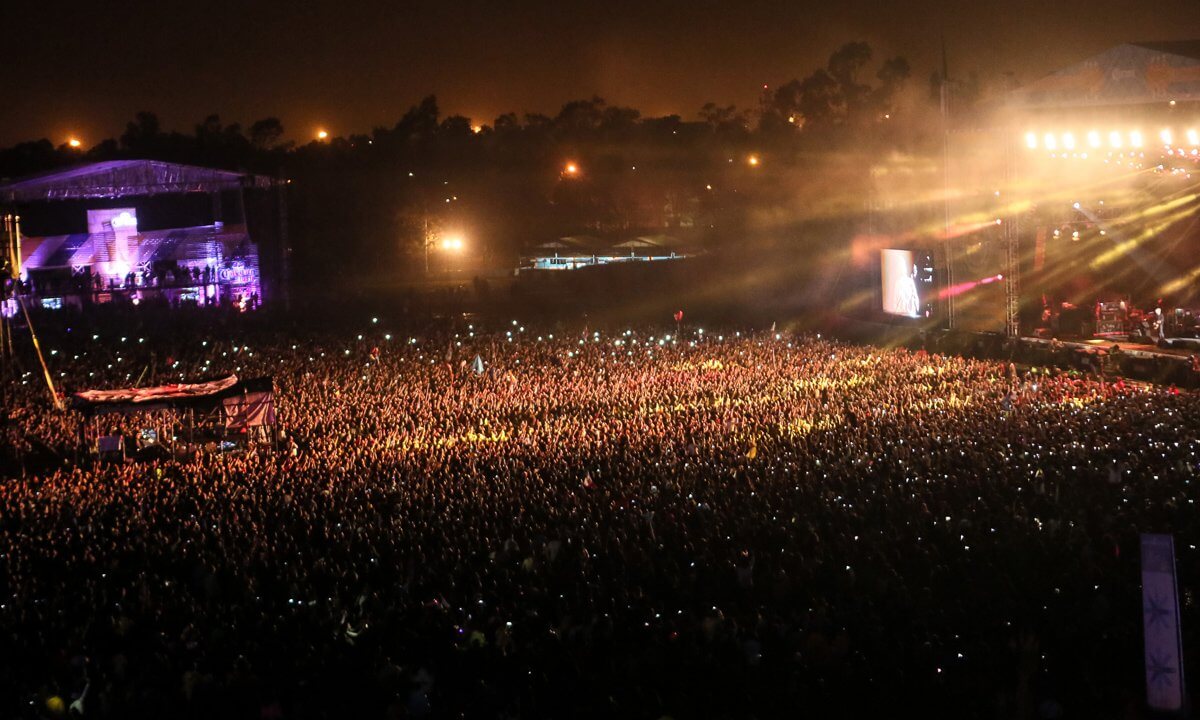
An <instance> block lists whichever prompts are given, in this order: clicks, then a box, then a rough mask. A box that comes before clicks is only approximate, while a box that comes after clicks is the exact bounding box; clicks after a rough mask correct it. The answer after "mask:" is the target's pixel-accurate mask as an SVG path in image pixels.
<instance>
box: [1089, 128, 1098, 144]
mask: <svg viewBox="0 0 1200 720" xmlns="http://www.w3.org/2000/svg"><path fill="white" fill-rule="evenodd" d="M1087 139H1088V145H1091V146H1092V147H1094V148H1098V147H1100V133H1099V132H1097V131H1095V130H1092V131H1091V132H1089V133H1088V134H1087Z"/></svg>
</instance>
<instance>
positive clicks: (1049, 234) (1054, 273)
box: [858, 41, 1200, 342]
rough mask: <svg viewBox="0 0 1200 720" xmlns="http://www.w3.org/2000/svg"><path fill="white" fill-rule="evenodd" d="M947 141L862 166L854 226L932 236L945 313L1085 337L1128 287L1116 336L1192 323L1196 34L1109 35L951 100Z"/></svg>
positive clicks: (972, 321) (905, 238)
mask: <svg viewBox="0 0 1200 720" xmlns="http://www.w3.org/2000/svg"><path fill="white" fill-rule="evenodd" d="M943 154H944V157H943V158H937V159H936V162H935V161H934V158H932V157H920V156H911V157H897V158H891V159H888V160H887V161H884V162H881V163H880V164H879V165H878V166H877V167H876V168H874V169H873V174H874V176H875V178H876V179H875V182H874V183H873V191H872V192H873V194H874V197H873V198H872V211H873V212H874V213H875V217H874V219H873V221H872V223H871V226H872V229H870V230H869V233H868V235H870V236H871V237H863V238H860V239H859V241H858V244H860V245H862V246H863V247H867V246H868V244H869V245H870V246H871V247H890V248H897V249H906V250H912V251H917V250H920V249H922V248H925V249H928V248H935V249H936V250H937V252H936V254H935V264H936V266H937V267H938V269H939V279H941V278H944V280H942V281H941V282H940V287H939V290H938V298H939V300H940V301H941V304H940V306H939V314H940V319H941V321H942V326H943V327H945V326H951V327H955V328H957V329H960V330H964V331H975V332H979V331H991V332H1004V333H1005V334H1006V335H1007V336H1009V337H1017V336H1021V335H1031V334H1034V333H1038V334H1057V335H1061V336H1063V337H1080V338H1087V337H1091V336H1093V335H1094V333H1095V332H1096V330H1097V328H1096V320H1095V318H1096V317H1097V308H1098V303H1101V302H1103V303H1112V302H1117V301H1124V302H1125V303H1126V305H1127V307H1128V315H1127V318H1128V322H1126V323H1125V324H1124V326H1123V327H1122V328H1121V330H1120V331H1118V332H1114V331H1113V326H1112V322H1111V318H1106V320H1105V331H1106V332H1107V333H1111V337H1113V338H1120V337H1122V336H1128V337H1130V338H1132V337H1138V338H1142V339H1143V340H1142V341H1143V342H1144V341H1147V340H1148V339H1149V338H1148V335H1155V336H1157V335H1158V332H1157V331H1158V329H1160V328H1161V329H1162V330H1163V335H1164V336H1165V337H1166V338H1168V339H1169V338H1170V337H1171V336H1172V335H1174V336H1175V337H1186V336H1189V335H1190V336H1196V335H1200V263H1198V261H1197V259H1196V258H1197V257H1200V41H1193V42H1165V43H1130V44H1125V45H1119V46H1117V47H1114V48H1111V49H1110V50H1107V51H1105V52H1103V53H1100V54H1099V55H1096V56H1094V57H1091V58H1088V59H1085V60H1083V61H1082V62H1080V63H1078V64H1076V65H1073V66H1071V67H1068V68H1064V69H1063V70H1060V71H1058V72H1055V73H1053V74H1051V75H1049V76H1047V77H1045V78H1042V79H1040V80H1037V81H1035V82H1032V83H1030V84H1027V85H1024V86H1018V87H1014V88H1012V89H1010V90H1008V91H1006V92H1003V93H1001V94H999V95H997V96H994V97H992V98H990V99H988V100H985V101H984V102H982V103H979V104H978V105H976V106H974V107H971V108H966V107H962V108H955V107H951V108H950V110H949V122H948V132H947V134H946V142H945V147H944V150H943ZM930 187H936V188H940V189H941V192H940V193H938V194H937V196H936V197H932V196H931V194H930V193H928V191H927V189H928V188H930ZM943 214H944V219H943V218H942V217H938V216H939V215H943ZM868 240H869V243H868V242H867V241H868ZM883 310H884V308H883V307H882V302H880V303H879V304H878V305H877V306H876V311H878V312H881V313H882V311H883ZM882 314H884V315H885V316H886V313H882ZM900 321H901V322H902V321H903V320H902V319H901V320H900Z"/></svg>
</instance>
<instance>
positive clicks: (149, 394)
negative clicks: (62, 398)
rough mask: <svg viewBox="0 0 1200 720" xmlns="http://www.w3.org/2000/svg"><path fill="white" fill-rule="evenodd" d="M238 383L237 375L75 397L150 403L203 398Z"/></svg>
mask: <svg viewBox="0 0 1200 720" xmlns="http://www.w3.org/2000/svg"><path fill="white" fill-rule="evenodd" d="M237 382H238V378H237V375H230V376H229V377H224V378H221V379H220V380H213V381H211V382H202V383H177V384H172V385H159V386H157V387H148V388H121V389H119V390H84V391H82V392H77V393H75V397H77V398H79V399H81V400H86V401H87V402H89V403H114V402H125V403H150V402H156V401H160V400H176V399H180V398H190V397H203V396H205V395H212V394H214V393H219V392H221V391H222V390H228V389H229V388H231V387H233V386H234V385H236V384H237Z"/></svg>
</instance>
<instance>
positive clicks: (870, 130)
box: [0, 42, 929, 277]
mask: <svg viewBox="0 0 1200 720" xmlns="http://www.w3.org/2000/svg"><path fill="white" fill-rule="evenodd" d="M872 59H873V56H872V51H871V48H870V47H869V46H868V45H867V44H865V43H861V42H855V43H850V44H847V45H845V46H843V47H842V48H840V49H838V50H837V51H836V52H834V53H833V54H832V55H831V56H830V58H829V61H828V63H827V64H826V66H825V67H823V68H818V69H816V70H815V71H814V72H812V73H811V74H809V75H808V76H806V77H804V78H803V79H796V80H791V81H790V82H787V83H784V84H782V85H780V86H778V87H776V88H774V89H773V90H769V91H765V92H764V95H763V98H762V100H761V105H760V107H759V108H757V109H756V110H753V111H752V110H748V109H745V108H737V107H735V106H732V105H729V106H719V105H717V104H714V103H708V104H706V105H705V106H704V107H702V108H700V110H699V112H698V114H697V117H696V119H694V120H685V119H683V118H681V117H680V116H677V115H670V116H665V117H643V116H642V114H641V113H640V112H639V111H638V110H637V109H635V108H630V107H624V106H620V105H613V104H609V103H608V102H606V101H605V100H604V99H602V98H599V97H593V98H590V99H581V100H574V101H571V102H568V103H566V104H565V105H563V107H562V109H561V110H560V111H559V112H558V113H557V114H556V115H554V116H553V117H550V116H546V115H540V114H525V115H523V116H518V115H517V114H515V113H506V114H503V115H500V116H499V117H497V118H495V120H494V121H493V122H492V123H491V124H490V125H486V126H482V127H473V126H472V124H471V121H470V120H469V119H468V118H466V117H462V116H459V115H449V116H444V115H443V114H442V113H441V110H440V108H439V106H438V103H437V99H436V97H434V96H429V97H426V98H424V99H423V100H422V101H421V102H419V103H418V104H416V105H414V106H413V107H411V108H410V109H409V110H408V112H406V113H405V114H404V116H403V117H401V118H400V119H399V120H398V121H397V122H396V123H395V124H394V125H392V126H391V127H377V128H375V129H373V130H372V131H371V132H370V133H363V134H353V135H350V136H348V137H334V138H329V139H327V140H325V141H321V142H318V141H311V142H304V143H298V144H297V143H293V142H289V141H286V140H285V139H284V138H285V132H284V126H283V124H282V123H281V122H280V121H279V120H278V119H277V118H264V119H262V120H258V121H256V122H254V123H252V124H251V125H250V126H249V127H243V126H241V125H239V124H238V123H232V124H224V123H223V122H222V120H221V118H220V117H219V116H218V115H216V114H213V115H210V116H208V117H206V118H204V119H203V120H202V121H201V122H200V123H198V124H197V125H196V126H195V128H194V129H193V132H191V133H183V132H179V131H168V130H166V129H164V128H163V127H162V125H161V123H160V122H159V119H158V117H157V116H156V115H155V114H154V113H152V112H139V113H137V115H136V116H135V118H134V119H133V120H132V121H131V122H130V123H129V124H128V125H127V127H126V129H125V131H124V132H123V133H122V134H121V135H120V137H119V138H114V139H108V140H104V141H103V142H100V143H99V144H97V145H95V146H94V147H92V148H90V149H86V150H78V149H73V148H70V147H67V146H65V145H64V146H60V147H55V146H54V145H53V144H52V143H50V141H48V140H44V139H43V140H38V141H35V142H27V143H21V144H18V145H16V146H14V147H11V148H7V149H5V150H0V177H9V178H12V177H19V176H21V175H25V174H29V173H32V172H37V171H42V170H47V169H51V168H54V167H58V166H62V165H66V164H73V163H78V162H81V161H100V160H108V159H118V158H153V159H159V160H165V161H171V162H180V163H191V164H198V165H206V166H212V167H220V168H226V169H232V170H239V171H248V172H256V173H262V174H267V175H272V176H276V177H286V178H288V179H289V180H290V181H291V184H290V186H289V194H288V198H289V213H290V227H291V234H292V241H293V242H292V244H293V246H294V248H295V254H294V257H295V260H296V271H297V272H298V274H299V275H300V276H301V277H303V276H304V275H305V274H306V273H307V274H311V275H312V276H313V277H318V276H327V275H328V274H329V272H330V269H331V268H335V269H337V271H340V272H343V273H356V272H361V268H362V267H364V264H368V263H369V265H368V266H369V267H370V268H372V269H374V270H383V269H394V268H395V267H397V265H399V264H403V262H404V260H405V259H406V258H408V259H411V258H412V257H413V251H414V250H417V251H419V249H420V246H421V245H422V243H423V242H424V241H425V239H426V229H427V228H429V227H431V226H432V227H435V228H454V229H456V230H458V231H461V232H463V233H464V234H466V235H468V236H469V237H471V238H473V239H475V240H476V242H474V243H472V248H473V250H475V251H477V252H480V253H482V254H483V255H485V256H486V257H487V258H488V259H491V260H493V261H494V262H495V263H496V264H497V265H500V264H503V263H507V262H510V261H511V259H512V257H513V256H514V255H515V254H516V253H517V252H518V251H519V249H520V248H522V247H524V246H528V245H529V244H533V243H536V242H542V241H545V240H547V239H550V238H553V237H556V236H561V235H569V234H590V235H610V234H622V233H649V232H668V233H677V234H686V235H689V236H691V237H692V238H693V239H695V240H697V241H700V242H707V243H710V244H714V245H720V244H722V243H733V242H745V241H747V240H748V239H752V238H753V237H755V236H759V235H763V234H764V233H769V232H773V231H777V230H778V229H779V227H780V224H781V223H783V224H784V225H786V224H787V223H788V222H792V221H795V220H797V219H800V220H802V219H803V218H804V217H805V215H806V214H812V215H818V216H819V215H820V214H821V211H819V210H818V208H820V207H822V206H825V205H830V204H831V203H836V202H845V200H844V199H842V200H839V199H838V198H832V199H831V198H830V197H827V195H829V193H830V191H831V189H836V191H837V193H840V194H842V195H848V194H852V193H853V192H854V190H855V188H862V187H863V184H864V183H865V182H867V178H866V176H865V175H866V174H865V172H864V168H865V167H866V163H864V162H863V161H862V159H863V158H870V157H872V156H874V155H876V154H878V153H881V152H889V151H894V150H897V149H900V150H906V151H920V150H921V149H922V147H923V146H924V145H926V144H927V143H928V141H929V138H928V137H927V136H926V135H925V134H924V133H927V132H928V130H927V129H926V128H927V127H928V125H929V123H926V122H923V121H922V117H921V116H922V115H923V114H924V113H926V112H928V108H927V105H928V103H927V101H926V99H925V98H924V96H923V94H920V95H921V101H922V102H921V103H919V104H917V105H913V104H912V103H909V104H907V105H905V103H904V93H905V90H906V83H907V81H908V80H909V77H910V75H911V69H910V67H909V65H908V62H907V61H905V60H904V59H903V58H899V57H897V58H891V59H886V60H884V61H883V62H881V63H879V64H878V66H877V67H873V66H872ZM872 68H873V69H874V82H871V81H870V80H869V77H868V73H869V72H870V70H871V69H872ZM847 153H849V154H850V156H852V157H849V156H848V155H847ZM751 156H754V158H755V163H754V164H753V165H750V164H749V160H748V159H749V158H750V157H751ZM848 157H849V162H847V158H848ZM568 162H571V163H575V164H576V165H577V168H578V171H577V172H576V173H571V174H568V173H565V172H564V168H565V164H566V163H568ZM850 202H851V204H852V202H853V201H852V200H851V201H850ZM764 217H768V218H771V219H769V220H764V219H763V218H764ZM410 265H411V263H410Z"/></svg>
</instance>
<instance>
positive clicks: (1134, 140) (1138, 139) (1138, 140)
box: [1129, 130, 1142, 148]
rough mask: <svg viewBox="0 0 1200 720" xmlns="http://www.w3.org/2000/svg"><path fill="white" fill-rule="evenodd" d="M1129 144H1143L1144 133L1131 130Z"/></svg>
mask: <svg viewBox="0 0 1200 720" xmlns="http://www.w3.org/2000/svg"><path fill="white" fill-rule="evenodd" d="M1129 144H1130V145H1132V146H1133V147H1135V148H1140V147H1141V146H1142V134H1141V133H1140V132H1138V131H1137V130H1134V131H1132V132H1130V133H1129Z"/></svg>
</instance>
